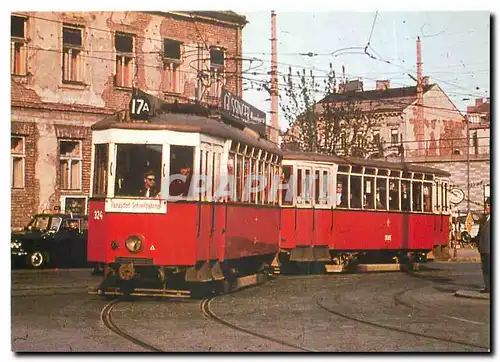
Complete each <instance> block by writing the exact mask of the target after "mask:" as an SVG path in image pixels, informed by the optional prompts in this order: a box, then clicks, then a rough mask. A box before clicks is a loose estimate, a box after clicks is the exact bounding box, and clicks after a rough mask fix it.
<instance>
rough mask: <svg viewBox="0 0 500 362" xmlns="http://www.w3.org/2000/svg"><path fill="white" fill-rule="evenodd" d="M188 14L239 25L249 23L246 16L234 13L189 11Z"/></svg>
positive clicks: (226, 11) (227, 11) (228, 11)
mask: <svg viewBox="0 0 500 362" xmlns="http://www.w3.org/2000/svg"><path fill="white" fill-rule="evenodd" d="M187 13H190V14H194V15H200V16H206V17H208V18H214V19H217V20H223V21H230V22H235V23H238V24H242V25H245V24H247V23H248V21H247V18H246V16H244V15H240V14H238V13H235V12H234V11H230V10H224V11H187Z"/></svg>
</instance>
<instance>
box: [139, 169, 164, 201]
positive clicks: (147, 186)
mask: <svg viewBox="0 0 500 362" xmlns="http://www.w3.org/2000/svg"><path fill="white" fill-rule="evenodd" d="M159 192H160V191H159V190H158V188H157V186H156V175H155V173H154V171H148V172H146V173H145V174H144V187H143V188H142V189H141V190H140V191H139V196H143V197H155V196H157V195H158V193H159Z"/></svg>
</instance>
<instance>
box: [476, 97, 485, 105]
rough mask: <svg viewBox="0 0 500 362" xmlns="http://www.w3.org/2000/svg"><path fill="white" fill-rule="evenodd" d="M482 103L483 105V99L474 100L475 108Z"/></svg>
mask: <svg viewBox="0 0 500 362" xmlns="http://www.w3.org/2000/svg"><path fill="white" fill-rule="evenodd" d="M483 103H484V100H483V98H476V107H479V106H480V105H481V104H483Z"/></svg>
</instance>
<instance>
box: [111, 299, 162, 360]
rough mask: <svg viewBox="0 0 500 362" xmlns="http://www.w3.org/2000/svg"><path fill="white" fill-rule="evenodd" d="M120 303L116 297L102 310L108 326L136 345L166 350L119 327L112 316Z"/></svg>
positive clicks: (152, 350) (152, 349)
mask: <svg viewBox="0 0 500 362" xmlns="http://www.w3.org/2000/svg"><path fill="white" fill-rule="evenodd" d="M119 303H120V300H118V299H115V300H113V301H111V302H110V303H108V304H106V306H105V307H104V308H103V309H102V311H101V320H102V322H103V323H104V325H105V326H106V328H108V329H109V330H110V331H112V332H113V333H115V334H117V335H118V336H120V337H122V338H124V339H126V340H127V341H129V342H131V343H133V344H135V345H136V346H139V347H142V348H144V349H146V350H148V351H150V352H165V351H163V350H161V349H159V348H157V347H155V346H153V345H151V344H149V343H147V342H144V341H141V340H140V339H138V338H136V337H134V336H132V335H131V334H128V333H126V332H124V331H123V330H122V329H121V328H120V327H118V326H117V325H116V324H115V323H114V322H113V319H112V317H111V312H112V311H113V309H114V308H115V307H116V306H117V305H118V304H119Z"/></svg>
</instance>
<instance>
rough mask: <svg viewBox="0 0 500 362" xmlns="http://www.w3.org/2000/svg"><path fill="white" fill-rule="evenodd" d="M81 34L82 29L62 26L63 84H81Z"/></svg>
mask: <svg viewBox="0 0 500 362" xmlns="http://www.w3.org/2000/svg"><path fill="white" fill-rule="evenodd" d="M82 33H83V29H81V28H77V27H73V26H69V25H68V26H63V66H62V70H63V82H64V83H81V82H82V60H81V58H82V44H83V42H82Z"/></svg>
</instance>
